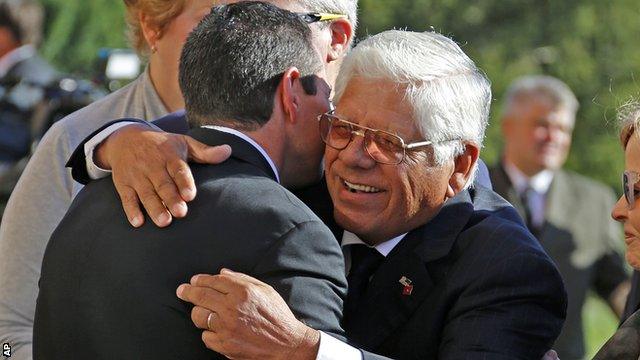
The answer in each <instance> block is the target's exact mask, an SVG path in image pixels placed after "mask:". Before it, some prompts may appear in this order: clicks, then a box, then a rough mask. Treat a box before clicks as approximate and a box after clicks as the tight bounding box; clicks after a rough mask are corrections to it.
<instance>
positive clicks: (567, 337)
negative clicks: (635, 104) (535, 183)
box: [490, 165, 627, 360]
mask: <svg viewBox="0 0 640 360" xmlns="http://www.w3.org/2000/svg"><path fill="white" fill-rule="evenodd" d="M490 173H491V181H492V182H493V186H494V189H495V191H496V192H497V193H498V194H500V195H502V196H503V197H504V198H505V199H507V200H508V201H509V202H511V203H512V204H513V205H514V207H515V208H516V209H518V210H519V212H520V214H521V215H522V216H523V217H524V205H523V204H522V201H521V200H520V198H519V196H518V194H517V192H516V190H515V189H514V188H513V185H512V184H511V181H510V180H509V177H508V176H507V174H506V172H505V170H504V168H503V167H502V165H498V166H496V167H494V168H492V169H490ZM614 202H615V198H614V195H613V192H612V191H611V190H610V189H608V188H606V187H605V186H603V185H600V184H598V183H596V182H594V181H592V180H589V179H587V178H585V177H583V176H580V175H577V174H574V173H570V172H567V171H562V170H561V171H557V172H556V174H555V175H554V178H553V182H552V183H551V187H550V188H549V192H548V193H547V209H546V211H545V224H544V226H543V229H542V231H541V233H540V235H539V237H540V239H539V241H540V244H541V245H542V247H543V248H544V249H545V250H546V252H547V253H548V254H549V256H550V257H551V258H552V259H553V261H554V262H555V263H556V265H557V266H558V269H559V270H560V274H562V277H563V279H564V281H565V285H566V287H567V294H568V296H569V307H568V309H567V321H566V322H565V326H564V328H563V330H562V333H561V334H560V337H559V338H558V340H557V342H556V344H555V345H554V349H555V350H556V351H557V352H558V355H559V356H560V358H561V359H563V360H574V359H582V358H583V357H584V356H585V349H584V336H583V331H582V328H583V325H582V306H583V305H584V302H585V299H586V296H587V292H588V291H589V290H594V291H595V292H596V293H597V294H598V295H599V296H600V297H601V298H603V299H604V300H605V301H608V300H609V296H610V295H611V293H612V291H613V290H615V289H616V287H617V286H618V285H620V283H622V282H623V281H624V280H625V279H626V278H627V275H626V272H625V269H624V260H623V258H622V256H621V255H620V254H619V253H618V252H617V251H616V250H617V249H616V248H619V247H620V246H621V245H622V242H621V230H620V227H619V225H618V224H617V223H616V222H615V221H613V219H611V215H610V212H611V208H612V206H613V204H614Z"/></svg>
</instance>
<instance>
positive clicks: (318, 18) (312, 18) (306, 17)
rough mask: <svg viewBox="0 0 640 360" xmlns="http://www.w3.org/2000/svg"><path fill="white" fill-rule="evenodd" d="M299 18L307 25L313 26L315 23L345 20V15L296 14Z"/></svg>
mask: <svg viewBox="0 0 640 360" xmlns="http://www.w3.org/2000/svg"><path fill="white" fill-rule="evenodd" d="M297 15H298V16H300V18H301V19H302V20H303V21H304V22H306V23H307V24H313V23H315V22H325V21H333V20H338V19H346V18H347V15H343V14H328V13H314V12H311V13H297Z"/></svg>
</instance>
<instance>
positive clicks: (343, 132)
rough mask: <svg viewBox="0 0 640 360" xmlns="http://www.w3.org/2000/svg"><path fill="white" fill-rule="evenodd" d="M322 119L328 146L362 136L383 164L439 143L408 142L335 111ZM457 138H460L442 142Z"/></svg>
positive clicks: (343, 145)
mask: <svg viewBox="0 0 640 360" xmlns="http://www.w3.org/2000/svg"><path fill="white" fill-rule="evenodd" d="M318 121H319V122H320V137H321V138H322V141H324V143H325V144H327V146H329V147H332V148H334V149H336V150H344V149H345V148H346V147H347V146H349V143H350V142H351V140H353V136H354V135H357V136H362V137H363V138H364V141H363V143H362V144H363V147H364V150H365V152H366V153H367V154H369V156H371V158H372V159H373V160H375V161H376V162H378V163H380V164H387V165H398V164H400V163H401V162H402V161H403V160H404V158H405V156H406V154H407V151H412V150H417V149H418V148H422V147H426V146H432V145H434V144H436V142H433V141H426V140H425V141H419V142H414V143H410V144H406V143H405V141H404V140H403V139H402V138H401V137H400V136H398V135H395V134H392V133H390V132H388V131H384V130H378V129H372V128H369V127H366V126H362V125H358V124H355V123H352V122H350V121H347V120H344V119H341V118H339V117H338V116H336V115H334V114H333V110H332V111H329V112H326V113H324V114H322V115H320V116H318ZM455 140H457V139H451V140H445V141H441V142H446V141H455ZM438 143H439V142H438Z"/></svg>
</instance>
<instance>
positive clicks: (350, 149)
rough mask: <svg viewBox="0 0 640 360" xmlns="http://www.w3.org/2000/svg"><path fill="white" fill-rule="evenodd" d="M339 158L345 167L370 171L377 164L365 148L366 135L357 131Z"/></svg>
mask: <svg viewBox="0 0 640 360" xmlns="http://www.w3.org/2000/svg"><path fill="white" fill-rule="evenodd" d="M338 157H339V158H340V160H342V162H343V163H344V164H345V165H347V166H351V167H359V168H363V169H369V168H371V167H373V166H375V164H376V161H375V160H373V158H371V156H370V155H369V154H368V153H367V152H366V150H365V148H364V134H363V133H362V132H361V131H357V130H356V131H354V132H353V134H352V135H351V141H350V142H349V144H348V145H347V147H346V148H344V149H342V150H341V151H340V154H339V156H338Z"/></svg>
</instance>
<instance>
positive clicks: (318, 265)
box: [253, 221, 347, 339]
mask: <svg viewBox="0 0 640 360" xmlns="http://www.w3.org/2000/svg"><path fill="white" fill-rule="evenodd" d="M253 274H254V276H255V277H256V278H258V279H260V280H262V281H264V282H266V283H267V284H269V285H271V286H272V287H273V288H274V289H275V290H276V291H277V292H278V293H279V294H280V295H281V296H282V297H283V299H284V300H285V301H286V302H287V304H288V305H289V307H290V308H291V311H292V312H293V314H294V315H295V316H296V318H297V319H298V320H300V321H302V322H304V323H305V324H306V325H308V326H310V327H312V328H314V329H316V330H321V331H323V332H325V333H328V334H331V335H333V336H336V337H338V338H340V339H344V331H343V330H342V328H341V326H340V321H341V320H342V302H343V299H344V297H345V295H346V291H347V281H346V278H345V275H344V259H343V256H342V251H341V249H340V246H339V245H338V242H337V241H336V239H335V238H334V237H333V235H332V234H331V232H330V231H329V229H327V228H326V227H325V226H324V225H323V224H322V223H321V222H319V221H308V222H303V223H300V224H297V225H296V226H295V227H294V228H293V229H291V230H290V231H288V232H287V233H286V234H284V235H283V236H282V237H281V238H280V239H279V240H278V241H276V242H275V243H274V245H272V246H271V247H270V249H269V251H267V253H266V254H264V256H263V259H262V261H260V263H259V264H257V265H256V267H255V268H254V271H253Z"/></svg>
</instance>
